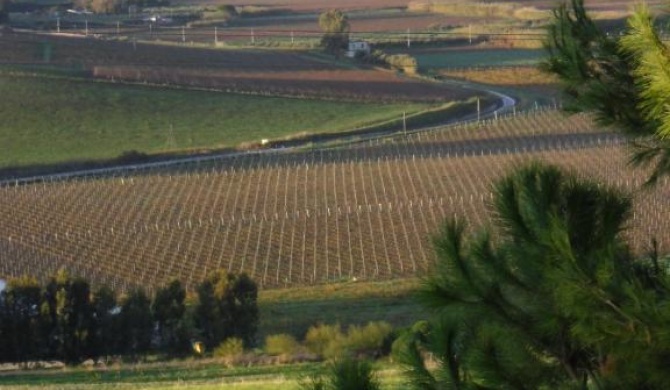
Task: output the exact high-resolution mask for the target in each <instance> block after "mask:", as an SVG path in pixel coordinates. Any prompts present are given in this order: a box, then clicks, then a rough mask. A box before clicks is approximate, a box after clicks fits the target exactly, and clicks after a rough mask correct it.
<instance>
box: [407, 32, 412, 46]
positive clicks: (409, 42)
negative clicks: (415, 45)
mask: <svg viewBox="0 0 670 390" xmlns="http://www.w3.org/2000/svg"><path fill="white" fill-rule="evenodd" d="M411 46H412V38H411V36H410V29H407V48H408V49H409V48H410V47H411Z"/></svg>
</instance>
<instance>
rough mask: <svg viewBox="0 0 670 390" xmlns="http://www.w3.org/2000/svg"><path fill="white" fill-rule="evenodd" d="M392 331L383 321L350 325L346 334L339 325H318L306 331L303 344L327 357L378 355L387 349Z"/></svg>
mask: <svg viewBox="0 0 670 390" xmlns="http://www.w3.org/2000/svg"><path fill="white" fill-rule="evenodd" d="M392 332H393V327H391V325H389V324H388V323H386V322H383V321H380V322H370V323H368V324H367V325H365V326H357V325H352V326H350V327H349V330H348V332H347V334H346V335H345V334H343V333H342V332H341V330H340V326H339V325H318V326H314V327H311V328H310V329H309V330H308V331H307V335H306V336H305V345H306V346H307V349H308V350H309V351H310V352H312V353H314V354H317V355H319V356H321V357H324V358H327V359H338V358H342V357H344V356H345V355H349V354H356V355H360V354H363V355H368V356H379V355H381V354H382V352H383V351H384V350H385V349H388V345H389V344H390V341H389V338H390V337H391V335H392Z"/></svg>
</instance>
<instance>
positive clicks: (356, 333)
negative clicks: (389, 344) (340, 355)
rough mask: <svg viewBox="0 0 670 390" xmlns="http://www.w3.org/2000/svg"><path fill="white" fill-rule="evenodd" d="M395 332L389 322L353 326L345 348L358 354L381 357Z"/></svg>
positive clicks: (348, 334)
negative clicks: (390, 336) (389, 338)
mask: <svg viewBox="0 0 670 390" xmlns="http://www.w3.org/2000/svg"><path fill="white" fill-rule="evenodd" d="M391 332H393V327H392V326H391V325H390V324H388V323H387V322H383V321H378V322H370V323H368V324H367V325H365V326H356V325H352V326H351V327H349V331H348V332H347V336H346V339H345V348H346V349H347V350H348V351H350V352H352V353H356V354H366V355H371V356H372V355H380V354H381V352H382V348H383V347H384V342H385V341H386V339H387V338H388V337H389V335H391Z"/></svg>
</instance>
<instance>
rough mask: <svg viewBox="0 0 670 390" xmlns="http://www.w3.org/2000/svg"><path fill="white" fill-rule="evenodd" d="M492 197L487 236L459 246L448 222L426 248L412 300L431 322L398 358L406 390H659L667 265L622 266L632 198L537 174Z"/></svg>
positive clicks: (524, 174)
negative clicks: (428, 256) (431, 264)
mask: <svg viewBox="0 0 670 390" xmlns="http://www.w3.org/2000/svg"><path fill="white" fill-rule="evenodd" d="M495 194H496V196H495V199H494V204H493V209H494V221H495V228H496V229H495V230H494V231H492V232H489V231H484V232H481V233H479V234H478V235H475V236H473V237H472V238H469V239H468V238H466V234H465V227H464V225H463V224H461V223H459V222H450V223H448V224H446V225H445V227H444V229H443V231H442V233H441V234H440V235H439V236H438V237H436V239H435V247H436V250H437V255H438V262H437V268H436V270H435V271H434V272H433V273H431V276H429V277H428V278H427V279H426V281H425V285H424V287H423V289H422V291H421V294H420V298H421V301H422V302H423V303H424V304H425V305H426V306H427V307H428V308H430V309H432V310H433V313H434V315H433V318H432V319H431V321H430V322H429V323H428V324H424V325H422V326H418V329H416V330H415V331H414V332H410V334H409V335H407V336H405V337H404V339H403V341H404V344H403V346H402V348H400V349H401V350H403V351H402V353H400V354H399V355H400V356H401V360H402V361H403V362H404V363H405V364H406V365H407V367H408V373H409V375H410V378H411V386H412V387H414V388H417V389H418V388H421V389H442V388H454V389H472V388H477V389H483V388H486V389H503V388H515V389H538V388H552V389H553V388H570V389H573V388H575V389H594V388H595V389H604V388H628V389H662V388H664V387H665V386H667V383H670V372H668V370H667V369H666V364H667V362H668V358H669V357H670V333H668V331H667V329H670V305H669V304H670V299H669V298H670V294H669V293H670V277H669V276H668V272H667V269H668V265H669V264H668V262H662V261H660V260H659V259H658V258H656V257H652V258H648V259H634V258H633V257H632V256H631V254H630V252H629V250H628V248H627V246H626V244H625V241H624V239H623V238H622V236H621V233H622V231H623V229H624V228H625V223H626V221H627V218H628V216H629V213H630V207H631V203H630V200H629V199H628V198H627V197H626V196H624V195H622V194H620V193H618V192H617V191H614V190H611V189H607V188H603V187H602V186H598V185H597V184H595V183H592V182H588V181H584V180H580V179H577V178H575V177H573V176H571V175H567V174H564V173H562V172H561V171H560V170H558V169H556V168H552V167H546V166H542V165H532V166H529V167H526V168H523V169H520V170H518V171H517V172H515V173H513V174H511V175H509V176H508V177H506V178H504V179H502V180H501V181H500V182H499V183H498V184H497V185H496V187H495ZM494 237H495V238H494ZM425 352H431V353H433V354H434V356H435V358H436V359H437V361H438V362H440V363H441V364H440V367H439V369H438V370H436V371H434V370H429V369H428V368H427V367H426V365H425V363H424V359H423V353H425Z"/></svg>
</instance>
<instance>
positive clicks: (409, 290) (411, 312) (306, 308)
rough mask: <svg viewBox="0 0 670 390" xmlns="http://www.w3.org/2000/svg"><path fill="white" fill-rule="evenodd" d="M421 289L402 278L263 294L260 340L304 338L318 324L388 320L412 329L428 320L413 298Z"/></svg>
mask: <svg viewBox="0 0 670 390" xmlns="http://www.w3.org/2000/svg"><path fill="white" fill-rule="evenodd" d="M418 286H419V281H418V280H416V279H398V280H393V281H385V282H365V283H360V282H348V283H332V284H324V285H320V286H313V287H294V288H288V289H277V290H266V291H262V292H261V293H260V296H259V300H258V304H259V309H260V314H261V315H260V319H261V321H260V327H259V338H260V339H263V338H264V337H265V336H266V335H270V334H278V333H289V334H292V335H294V336H296V337H297V338H299V339H302V337H303V336H304V334H305V332H306V331H307V329H308V328H309V327H310V326H312V325H314V324H316V323H318V322H323V323H327V324H335V323H339V324H341V325H343V327H345V328H346V326H347V325H349V324H365V323H368V322H370V321H386V322H388V323H390V324H391V325H393V326H394V327H396V328H397V327H404V326H409V325H411V324H413V323H414V322H416V321H417V320H419V319H421V318H426V317H427V313H425V312H424V311H423V308H422V307H421V306H420V305H418V304H417V303H416V301H415V300H414V298H413V293H414V291H415V290H416V289H417V287H418Z"/></svg>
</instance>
